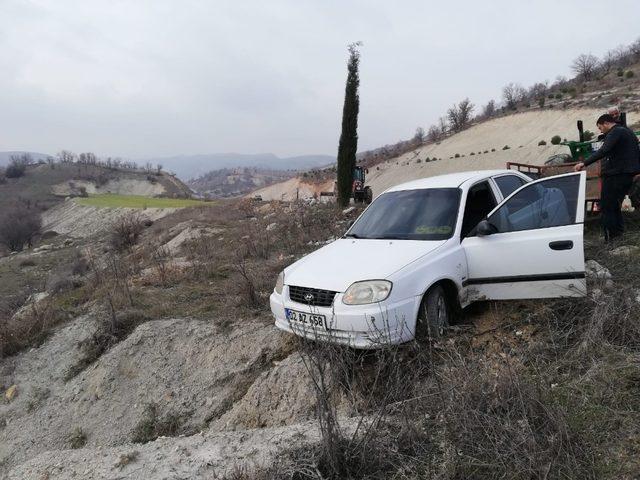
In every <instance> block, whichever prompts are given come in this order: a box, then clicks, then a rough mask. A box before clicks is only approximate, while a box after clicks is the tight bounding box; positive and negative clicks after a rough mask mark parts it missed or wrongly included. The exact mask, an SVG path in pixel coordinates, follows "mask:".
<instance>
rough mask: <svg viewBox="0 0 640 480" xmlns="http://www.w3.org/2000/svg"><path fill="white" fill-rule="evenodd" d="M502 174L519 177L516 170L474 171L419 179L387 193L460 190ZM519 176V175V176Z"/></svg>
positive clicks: (402, 184)
mask: <svg viewBox="0 0 640 480" xmlns="http://www.w3.org/2000/svg"><path fill="white" fill-rule="evenodd" d="M501 174H512V175H518V173H517V171H516V170H473V171H469V172H457V173H449V174H446V175H438V176H436V177H427V178H419V179H418V180H412V181H410V182H406V183H401V184H400V185H395V186H393V187H391V188H388V189H387V190H385V192H397V191H401V190H419V189H423V188H458V187H461V186H462V185H463V184H464V183H475V182H477V181H479V180H482V179H484V178H489V177H493V176H496V175H501ZM518 176H519V175H518Z"/></svg>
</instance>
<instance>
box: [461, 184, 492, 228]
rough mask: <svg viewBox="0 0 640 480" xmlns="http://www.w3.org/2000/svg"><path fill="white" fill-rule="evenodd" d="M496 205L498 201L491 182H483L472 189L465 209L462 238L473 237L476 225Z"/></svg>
mask: <svg viewBox="0 0 640 480" xmlns="http://www.w3.org/2000/svg"><path fill="white" fill-rule="evenodd" d="M496 205H497V203H496V199H495V197H494V196H493V192H492V191H491V187H490V186H489V182H482V183H479V184H477V185H474V186H473V187H471V188H470V189H469V193H468V194H467V203H466V204H465V207H464V217H463V220H462V231H461V233H460V236H461V238H464V237H470V236H473V235H474V229H475V227H476V225H478V223H480V221H482V220H484V219H485V218H486V216H487V215H488V214H489V212H491V210H493V209H494V208H495V206H496Z"/></svg>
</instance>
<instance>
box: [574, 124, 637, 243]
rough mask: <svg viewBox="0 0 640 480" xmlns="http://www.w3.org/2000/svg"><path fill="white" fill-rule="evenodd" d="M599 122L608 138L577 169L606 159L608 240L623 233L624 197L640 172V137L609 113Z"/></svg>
mask: <svg viewBox="0 0 640 480" xmlns="http://www.w3.org/2000/svg"><path fill="white" fill-rule="evenodd" d="M596 126H597V127H598V129H599V130H600V132H602V133H603V134H604V135H605V137H604V142H603V144H602V147H600V149H599V150H597V151H595V152H593V153H592V154H591V155H590V156H589V158H587V159H586V160H585V161H584V162H581V163H578V164H577V165H576V166H575V167H574V170H575V171H576V172H578V171H580V170H582V169H583V168H584V167H585V166H589V165H591V164H592V163H594V162H597V161H598V160H602V163H601V166H600V175H601V176H602V191H601V192H600V209H601V211H602V219H601V221H602V229H603V230H604V238H605V241H607V242H608V241H610V240H612V239H614V238H616V237H620V236H621V235H622V232H623V231H624V219H623V218H622V211H621V208H622V201H623V200H624V197H625V195H626V194H627V192H628V191H629V188H630V187H631V184H632V183H633V177H634V175H636V174H638V173H640V148H639V147H638V139H637V138H636V136H635V135H634V134H633V132H632V131H631V130H629V129H628V128H625V127H623V126H621V125H619V124H618V123H616V120H615V118H613V116H611V115H610V114H608V113H606V114H604V115H602V116H601V117H600V118H598V121H597V122H596Z"/></svg>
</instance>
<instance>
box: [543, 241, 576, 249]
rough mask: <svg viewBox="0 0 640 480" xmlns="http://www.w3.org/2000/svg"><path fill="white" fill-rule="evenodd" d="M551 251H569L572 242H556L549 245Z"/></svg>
mask: <svg viewBox="0 0 640 480" xmlns="http://www.w3.org/2000/svg"><path fill="white" fill-rule="evenodd" d="M549 248H550V249H551V250H571V249H572V248H573V241H572V240H558V241H557V242H551V243H549Z"/></svg>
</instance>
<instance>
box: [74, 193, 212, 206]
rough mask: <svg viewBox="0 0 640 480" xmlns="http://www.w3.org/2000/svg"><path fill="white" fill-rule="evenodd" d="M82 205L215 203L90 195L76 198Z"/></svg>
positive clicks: (202, 204) (208, 203)
mask: <svg viewBox="0 0 640 480" xmlns="http://www.w3.org/2000/svg"><path fill="white" fill-rule="evenodd" d="M75 201H76V202H78V203H79V204H80V205H88V206H90V207H112V208H113V207H115V208H184V207H198V206H208V205H213V202H204V201H202V200H187V199H183V198H153V197H142V196H138V195H113V194H105V195H90V196H89V197H87V198H76V199H75Z"/></svg>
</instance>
